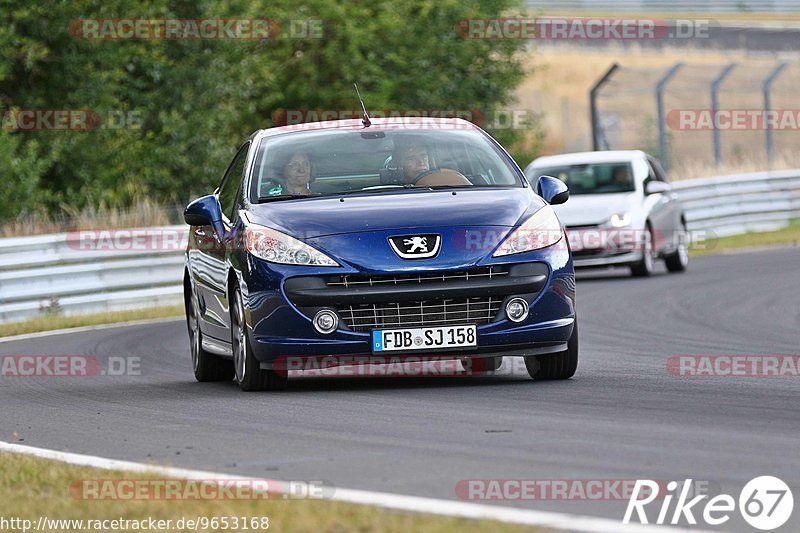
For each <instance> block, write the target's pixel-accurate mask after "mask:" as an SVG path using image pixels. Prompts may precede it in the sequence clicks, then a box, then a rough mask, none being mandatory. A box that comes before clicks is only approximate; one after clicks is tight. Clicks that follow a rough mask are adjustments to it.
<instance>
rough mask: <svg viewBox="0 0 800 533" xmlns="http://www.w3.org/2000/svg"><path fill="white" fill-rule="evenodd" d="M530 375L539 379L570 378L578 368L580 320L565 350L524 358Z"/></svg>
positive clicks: (576, 323)
mask: <svg viewBox="0 0 800 533" xmlns="http://www.w3.org/2000/svg"><path fill="white" fill-rule="evenodd" d="M524 359H525V368H526V369H527V370H528V375H529V376H530V377H531V378H533V379H535V380H537V381H546V380H553V379H569V378H571V377H572V376H574V375H575V371H576V370H577V369H578V321H577V319H576V320H575V325H574V326H573V328H572V335H570V337H569V342H568V343H567V349H566V350H564V351H563V352H557V353H549V354H545V355H531V356H527V357H525V358H524Z"/></svg>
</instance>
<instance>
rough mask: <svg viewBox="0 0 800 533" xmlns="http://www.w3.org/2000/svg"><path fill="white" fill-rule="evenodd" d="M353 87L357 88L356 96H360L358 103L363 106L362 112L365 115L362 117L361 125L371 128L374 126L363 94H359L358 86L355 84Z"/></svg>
mask: <svg viewBox="0 0 800 533" xmlns="http://www.w3.org/2000/svg"><path fill="white" fill-rule="evenodd" d="M353 87H355V88H356V96H358V103H360V104H361V111H362V112H363V113H364V114H363V115H362V116H361V123H362V124H363V125H364V127H365V128H369V127H370V126H371V125H372V122H371V121H370V120H369V115H368V114H367V108H366V107H364V100H362V99H361V94H360V93H359V92H358V85H357V84H355V83H353Z"/></svg>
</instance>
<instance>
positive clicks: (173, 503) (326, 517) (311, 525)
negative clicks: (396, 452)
mask: <svg viewBox="0 0 800 533" xmlns="http://www.w3.org/2000/svg"><path fill="white" fill-rule="evenodd" d="M155 477H157V476H153V475H146V476H142V475H139V474H131V473H125V472H113V471H105V470H96V469H91V468H84V467H78V466H73V465H67V464H64V463H60V462H57V461H50V460H47V459H39V458H35V457H30V456H26V455H18V454H10V453H0V501H2V502H3V507H4V508H5V509H8V510H9V511H10V510H12V509H13V512H9V513H5V515H4V518H5V519H9V518H12V517H15V518H16V517H18V518H22V519H25V520H30V521H31V523H32V524H33V526H32V527H35V526H36V525H37V524H38V521H39V517H42V516H43V517H47V518H49V519H72V520H84V521H87V520H113V519H119V518H124V519H127V520H148V519H149V518H150V517H152V518H153V519H156V520H172V527H170V528H169V529H168V530H169V531H188V530H189V529H188V528H182V529H181V528H177V527H175V524H177V521H178V520H180V519H181V518H183V517H185V518H186V519H190V518H191V519H195V520H196V519H197V518H198V517H207V518H209V519H210V518H213V517H218V518H221V517H228V518H229V520H230V521H229V525H231V524H233V520H234V517H238V519H239V520H240V521H241V520H243V519H246V520H247V521H248V527H247V528H243V527H239V530H245V529H248V530H249V531H253V532H256V533H257V532H258V531H264V530H265V529H263V528H262V527H261V524H259V523H258V522H257V523H256V524H257V525H259V527H258V528H253V527H249V526H250V522H249V520H250V519H251V518H256V519H261V518H262V517H268V519H269V529H270V530H277V531H283V532H295V531H296V532H305V531H309V532H310V531H314V532H316V531H335V532H346V531H359V532H368V531H381V532H382V531H386V532H395V531H396V532H405V531H423V532H427V531H430V532H434V531H436V532H438V531H444V532H454V533H455V532H458V531H477V532H481V531H486V532H495V531H496V532H501V533H502V532H518V531H539V530H538V529H535V528H529V527H523V526H515V525H510V524H504V523H500V522H492V521H488V520H487V521H473V520H467V519H458V518H448V517H441V516H435V515H426V514H416V513H406V512H398V511H390V510H385V509H381V508H377V507H370V506H366V505H355V504H349V503H339V502H333V501H326V500H299V499H289V500H283V499H278V500H229V499H228V500H175V499H172V500H152V499H149V500H145V499H138V500H107V499H104V500H87V499H81V498H80V492H79V491H73V492H71V491H70V486H71V484H73V483H75V482H79V481H83V480H102V482H103V483H106V481H105V480H130V479H148V480H153V479H154V478H155ZM74 492H78V494H73V493H74ZM101 494H102V492H101ZM76 496H77V497H76ZM145 523H146V522H145ZM84 525H85V523H84ZM70 527H72V529H70ZM70 527H65V526H62V527H59V528H57V530H58V531H62V532H67V531H78V530H79V529H78V528H76V527H75V524H74V523H73V524H72V525H71V526H70ZM135 527H136V526H132V527H129V528H122V529H115V531H134V530H136V529H135ZM53 530H55V529H54V528H53V527H52V526H51V527H50V528H47V529H45V531H53ZM84 530H86V529H85V528H84ZM219 530H224V528H222V527H219V528H217V529H211V528H206V529H203V528H198V529H196V531H219ZM192 531H195V529H192Z"/></svg>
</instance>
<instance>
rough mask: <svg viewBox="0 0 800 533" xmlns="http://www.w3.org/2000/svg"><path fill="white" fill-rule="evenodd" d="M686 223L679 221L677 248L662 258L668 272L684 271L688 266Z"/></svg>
mask: <svg viewBox="0 0 800 533" xmlns="http://www.w3.org/2000/svg"><path fill="white" fill-rule="evenodd" d="M686 236H687V233H686V223H681V233H680V235H679V236H678V249H677V250H675V251H674V252H672V253H671V254H669V255H668V256H667V257H665V258H664V264H665V265H667V271H669V272H673V273H674V272H685V271H686V267H687V266H689V243H688V242H687V241H686Z"/></svg>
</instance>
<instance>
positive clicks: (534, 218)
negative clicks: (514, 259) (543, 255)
mask: <svg viewBox="0 0 800 533" xmlns="http://www.w3.org/2000/svg"><path fill="white" fill-rule="evenodd" d="M563 233H564V232H563V230H562V229H561V223H560V222H559V221H558V218H557V217H556V214H555V212H554V211H553V208H552V207H550V206H549V205H545V206H544V207H542V208H541V209H539V210H538V211H536V212H535V213H534V214H533V215H531V217H530V218H529V219H528V220H526V221H525V223H524V224H522V225H521V226H520V227H518V228H517V229H515V230H514V232H513V233H512V234H511V235H509V236H508V237H506V239H505V240H504V241H503V244H501V245H500V247H499V248H498V249H497V250H495V252H494V254H492V257H501V256H504V255H511V254H519V253H522V252H530V251H531V250H539V249H541V248H547V247H548V246H552V245H553V244H555V243H557V242H558V241H560V240H561V237H562V236H563Z"/></svg>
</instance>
